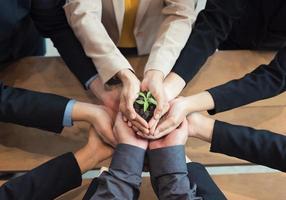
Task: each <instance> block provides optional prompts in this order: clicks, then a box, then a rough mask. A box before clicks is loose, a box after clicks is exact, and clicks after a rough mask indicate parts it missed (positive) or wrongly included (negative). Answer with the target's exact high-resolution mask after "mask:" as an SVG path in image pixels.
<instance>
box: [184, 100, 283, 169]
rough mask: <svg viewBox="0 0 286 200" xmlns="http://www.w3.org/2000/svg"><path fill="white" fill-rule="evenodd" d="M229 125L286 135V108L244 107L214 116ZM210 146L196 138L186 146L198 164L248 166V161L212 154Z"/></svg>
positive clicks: (188, 153)
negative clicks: (285, 121)
mask: <svg viewBox="0 0 286 200" xmlns="http://www.w3.org/2000/svg"><path fill="white" fill-rule="evenodd" d="M212 118H214V119H219V120H222V121H225V122H228V123H232V124H238V125H244V126H250V127H253V128H256V129H265V130H270V131H273V132H276V133H280V134H283V135H286V124H285V123H283V121H284V120H285V119H286V108H285V107H284V106H283V107H282V106H277V107H274V106H272V107H244V108H238V109H235V110H232V111H228V112H224V113H220V114H218V115H215V116H212ZM209 149H210V144H209V143H207V142H204V141H201V140H198V139H195V138H189V140H188V142H187V145H186V153H187V155H188V156H189V157H190V158H191V159H192V160H193V161H196V162H200V163H204V164H205V165H239V164H247V162H246V161H243V160H239V159H236V158H232V157H229V156H225V155H222V154H215V153H210V152H209Z"/></svg>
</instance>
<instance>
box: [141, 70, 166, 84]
mask: <svg viewBox="0 0 286 200" xmlns="http://www.w3.org/2000/svg"><path fill="white" fill-rule="evenodd" d="M144 79H149V80H156V81H161V82H163V81H164V73H163V72H162V71H160V70H156V69H151V70H148V71H146V72H145V74H144Z"/></svg>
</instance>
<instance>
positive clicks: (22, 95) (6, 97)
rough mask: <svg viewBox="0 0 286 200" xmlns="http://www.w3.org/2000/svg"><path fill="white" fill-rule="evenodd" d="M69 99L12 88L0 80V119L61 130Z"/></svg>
mask: <svg viewBox="0 0 286 200" xmlns="http://www.w3.org/2000/svg"><path fill="white" fill-rule="evenodd" d="M68 101H69V99H67V98H65V97H61V96H57V95H53V94H48V93H40V92H33V91H29V90H25V89H20V88H12V87H9V86H6V85H4V84H3V83H2V82H0V121H2V122H10V123H15V124H19V125H23V126H29V127H35V128H40V129H44V130H48V131H53V132H61V130H62V129H63V117H64V112H65V109H66V105H67V103H68Z"/></svg>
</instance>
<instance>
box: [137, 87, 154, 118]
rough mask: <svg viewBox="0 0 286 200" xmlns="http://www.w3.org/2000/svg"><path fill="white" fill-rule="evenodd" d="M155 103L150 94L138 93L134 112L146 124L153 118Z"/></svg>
mask: <svg viewBox="0 0 286 200" xmlns="http://www.w3.org/2000/svg"><path fill="white" fill-rule="evenodd" d="M156 105H157V101H156V100H155V98H154V97H153V96H152V94H151V92H140V93H139V96H138V97H137V99H136V101H135V103H134V109H135V111H136V112H137V113H138V114H139V115H140V116H141V117H142V118H143V119H145V120H146V121H147V122H148V121H149V120H150V119H151V118H152V117H153V114H154V111H155V109H156Z"/></svg>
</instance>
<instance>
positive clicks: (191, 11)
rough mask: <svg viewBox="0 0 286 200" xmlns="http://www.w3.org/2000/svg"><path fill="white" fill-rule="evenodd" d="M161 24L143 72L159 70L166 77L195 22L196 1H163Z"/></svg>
mask: <svg viewBox="0 0 286 200" xmlns="http://www.w3.org/2000/svg"><path fill="white" fill-rule="evenodd" d="M164 2H165V5H166V6H165V7H164V8H163V10H162V13H163V14H164V15H165V16H166V18H165V19H164V21H163V22H162V24H161V26H160V28H159V32H158V34H157V37H156V41H155V43H154V44H153V46H152V49H151V52H150V55H149V58H148V62H147V64H146V66H145V72H146V71H148V70H159V71H162V72H163V74H164V75H165V76H167V75H168V74H169V73H170V71H171V70H172V68H173V66H174V64H175V62H176V60H177V58H178V57H179V55H180V52H181V50H182V49H183V47H184V46H185V44H186V42H187V40H188V38H189V36H190V34H191V31H192V25H193V23H194V21H195V18H196V14H195V8H196V2H197V1H196V0H165V1H164Z"/></svg>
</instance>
